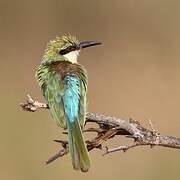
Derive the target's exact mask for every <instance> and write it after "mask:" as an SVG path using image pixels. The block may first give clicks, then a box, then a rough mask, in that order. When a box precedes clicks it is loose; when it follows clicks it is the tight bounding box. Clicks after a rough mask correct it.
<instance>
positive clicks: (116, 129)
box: [20, 95, 180, 164]
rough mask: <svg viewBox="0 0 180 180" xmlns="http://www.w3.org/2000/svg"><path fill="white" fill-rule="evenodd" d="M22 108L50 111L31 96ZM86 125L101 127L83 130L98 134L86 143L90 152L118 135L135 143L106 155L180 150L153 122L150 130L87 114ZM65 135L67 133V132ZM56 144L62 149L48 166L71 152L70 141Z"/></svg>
mask: <svg viewBox="0 0 180 180" xmlns="http://www.w3.org/2000/svg"><path fill="white" fill-rule="evenodd" d="M20 106H21V107H22V108H23V110H25V111H30V112H35V111H37V110H38V109H49V107H48V105H47V104H45V103H40V102H38V101H34V100H33V99H32V98H31V97H30V96H29V95H28V100H27V102H26V103H21V104H20ZM86 123H95V124H97V125H98V126H99V128H93V127H90V128H87V129H84V130H83V132H84V133H91V132H96V135H95V137H94V138H93V139H92V140H87V141H86V144H87V148H88V150H89V151H91V150H93V149H96V148H98V149H102V145H103V143H104V142H105V141H107V140H109V139H111V138H113V137H115V136H118V135H121V136H122V135H124V136H125V137H126V138H131V139H133V143H132V144H129V145H121V146H119V147H117V148H113V149H108V148H107V147H106V152H105V153H104V155H106V154H110V153H113V152H117V151H124V152H125V151H127V150H128V149H131V148H135V147H137V146H145V145H149V146H150V147H153V146H163V147H169V148H176V149H180V138H176V137H173V136H166V135H162V134H160V133H158V132H156V131H155V130H154V128H153V125H152V123H151V122H150V123H149V124H150V126H151V129H150V130H149V129H147V128H145V127H143V126H141V124H140V123H139V122H138V121H135V120H133V119H124V118H115V117H111V116H105V115H101V114H95V113H87V115H86ZM65 134H67V133H66V132H65ZM55 142H58V143H60V144H61V148H62V149H60V150H59V151H58V153H57V154H55V155H54V156H52V157H51V158H49V159H48V161H46V164H49V163H51V162H53V161H54V160H56V159H58V158H59V157H62V156H64V155H66V154H67V153H68V151H69V150H68V141H63V140H55Z"/></svg>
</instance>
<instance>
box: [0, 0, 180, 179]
mask: <svg viewBox="0 0 180 180" xmlns="http://www.w3.org/2000/svg"><path fill="white" fill-rule="evenodd" d="M179 8H180V1H178V0H171V1H170V0H169V1H168V0H151V1H143V0H121V1H117V0H111V1H103V0H91V1H86V0H76V1H74V0H66V1H65V0H64V1H63V0H38V1H35V0H32V1H28V0H15V1H6V0H0V49H1V50H0V52H1V56H0V57H1V59H0V69H1V71H0V73H1V76H0V82H1V88H0V89H1V90H0V91H1V103H0V106H1V107H0V109H1V126H0V159H1V163H0V179H3V180H32V179H35V180H36V179H38V180H39V179H42V180H50V179H53V180H58V179H72V178H73V179H74V180H77V179H78V180H81V179H86V180H92V179H94V180H98V179H100V178H103V180H108V179H113V180H116V179H126V180H129V179H132V178H133V179H134V180H140V179H146V180H151V179H163V180H169V179H170V178H171V179H173V180H175V179H179V178H180V171H179V169H180V152H179V150H176V149H168V148H160V147H155V148H153V149H150V148H148V147H145V148H142V147H140V148H135V149H132V150H129V151H128V152H127V153H122V152H119V153H114V154H111V155H107V156H102V154H103V152H104V151H100V150H96V151H93V152H91V153H90V155H91V164H92V165H91V169H90V171H89V172H88V173H86V174H84V173H80V172H75V171H73V170H72V167H71V162H70V158H69V156H65V157H63V158H61V159H58V160H57V161H55V162H54V163H52V164H50V165H48V166H45V164H44V162H45V160H47V158H48V157H49V156H51V155H53V154H54V153H56V152H57V150H58V147H59V146H58V144H56V143H54V142H53V141H52V140H53V139H60V138H61V139H63V138H66V137H63V136H62V135H61V132H62V130H61V129H60V128H58V127H57V126H56V125H55V124H54V123H53V121H52V119H51V117H50V115H49V112H48V111H38V112H36V113H28V112H24V111H22V110H21V108H20V107H19V103H20V102H23V101H25V100H26V95H27V94H28V93H29V94H31V96H32V97H34V98H35V99H37V100H40V101H44V100H43V97H42V95H41V91H40V88H39V86H38V83H37V81H36V79H35V71H36V69H37V67H38V65H39V64H40V62H41V57H42V53H43V50H44V48H45V47H46V43H47V42H48V41H49V40H50V39H52V38H54V37H55V36H58V35H64V34H72V35H75V36H77V37H78V39H80V40H98V41H101V42H103V46H98V47H96V48H95V47H94V48H89V49H86V50H84V51H83V52H82V53H81V56H80V59H79V61H80V63H82V64H83V65H84V66H85V67H86V68H87V70H88V74H89V111H91V112H98V113H102V114H106V115H113V116H117V117H127V118H129V117H131V118H133V119H136V120H139V121H140V122H141V123H142V124H143V125H144V126H146V127H148V128H149V124H148V121H149V119H150V120H151V121H152V123H153V125H154V128H155V129H157V130H158V131H160V132H161V133H163V134H169V135H173V136H177V137H178V136H179V137H180V113H179V112H180V111H179V110H180V81H179V79H180V60H179V57H180V21H179V19H180V10H179ZM124 142H125V141H123V140H121V138H119V139H116V140H113V141H112V142H108V143H107V144H106V145H108V146H109V147H116V146H118V145H120V144H121V143H124Z"/></svg>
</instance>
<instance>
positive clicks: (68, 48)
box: [59, 46, 77, 55]
mask: <svg viewBox="0 0 180 180" xmlns="http://www.w3.org/2000/svg"><path fill="white" fill-rule="evenodd" d="M76 49H77V48H76V47H75V46H69V47H67V48H66V49H62V50H60V51H59V54H60V55H65V54H67V53H69V52H71V51H75V50H76Z"/></svg>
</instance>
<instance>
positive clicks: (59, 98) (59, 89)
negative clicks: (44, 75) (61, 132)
mask: <svg viewBox="0 0 180 180" xmlns="http://www.w3.org/2000/svg"><path fill="white" fill-rule="evenodd" d="M43 92H44V97H45V99H46V100H47V102H48V105H49V108H50V112H51V114H52V117H53V119H54V120H55V122H56V124H57V125H58V126H60V127H62V128H64V129H66V120H65V112H64V104H63V96H64V84H63V82H62V81H61V79H60V76H59V74H57V73H50V74H49V78H48V83H47V84H46V86H44V88H43Z"/></svg>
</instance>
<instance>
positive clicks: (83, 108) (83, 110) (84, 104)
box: [79, 74, 87, 127]
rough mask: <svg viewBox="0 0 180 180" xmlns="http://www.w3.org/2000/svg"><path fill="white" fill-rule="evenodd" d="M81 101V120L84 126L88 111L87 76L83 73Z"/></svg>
mask: <svg viewBox="0 0 180 180" xmlns="http://www.w3.org/2000/svg"><path fill="white" fill-rule="evenodd" d="M80 79H81V81H80V102H79V120H80V124H81V127H83V126H84V123H85V117H86V112H87V76H86V74H81V76H80Z"/></svg>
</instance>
